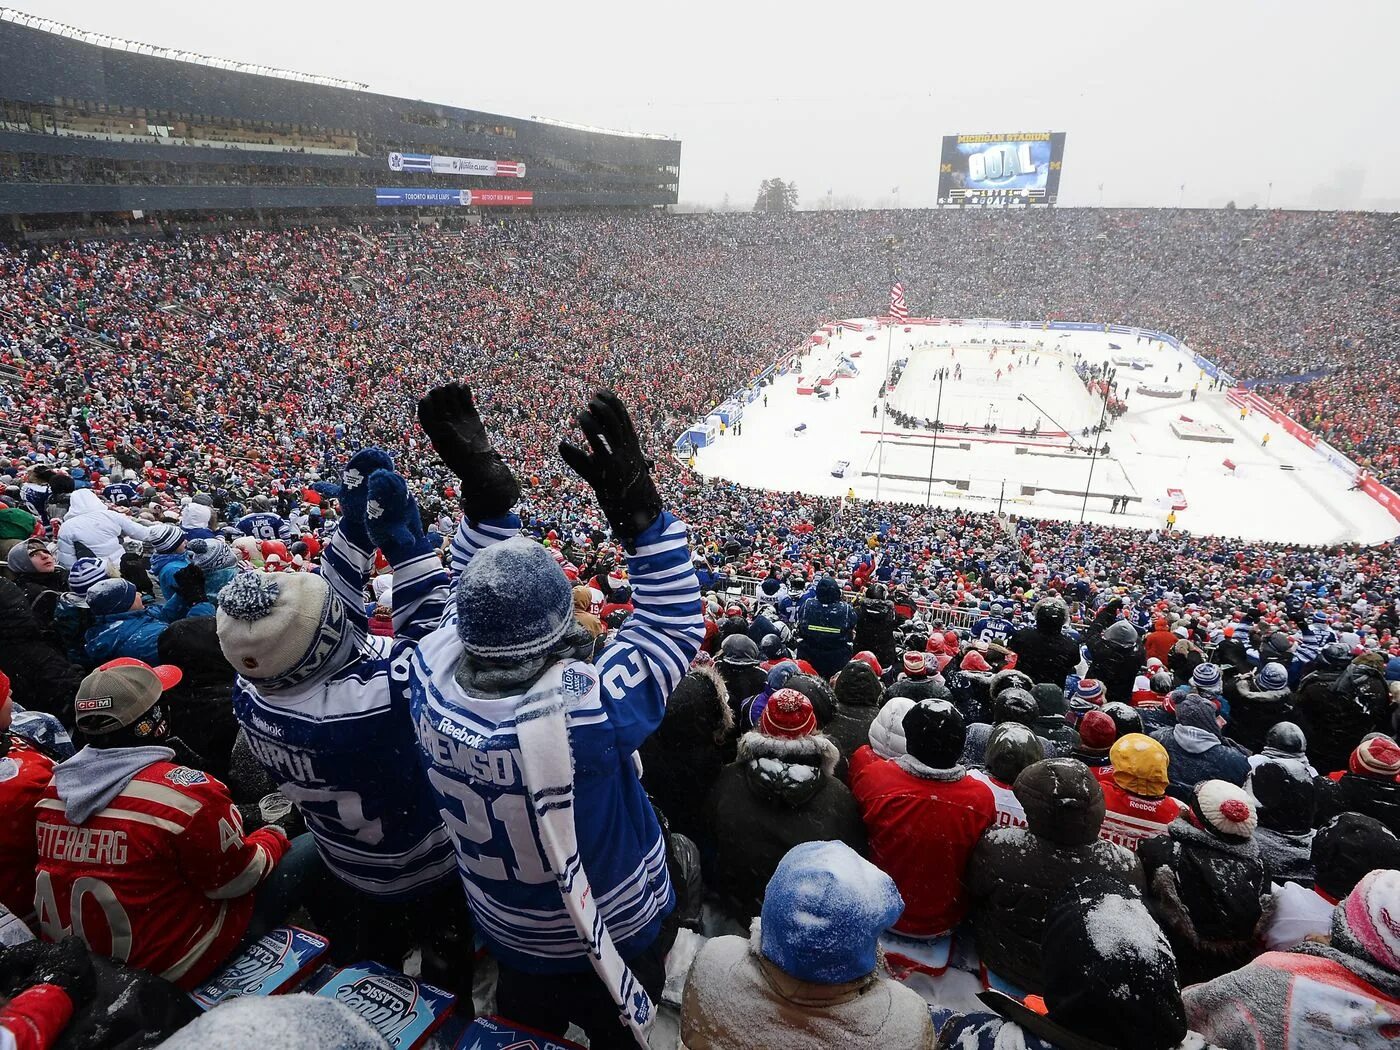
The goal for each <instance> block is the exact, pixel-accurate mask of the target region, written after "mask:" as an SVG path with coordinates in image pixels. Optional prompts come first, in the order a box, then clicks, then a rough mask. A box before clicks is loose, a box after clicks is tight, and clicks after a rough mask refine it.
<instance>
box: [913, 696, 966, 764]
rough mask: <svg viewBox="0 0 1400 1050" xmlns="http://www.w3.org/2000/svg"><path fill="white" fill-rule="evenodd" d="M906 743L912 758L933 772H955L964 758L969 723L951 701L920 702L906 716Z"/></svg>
mask: <svg viewBox="0 0 1400 1050" xmlns="http://www.w3.org/2000/svg"><path fill="white" fill-rule="evenodd" d="M902 724H903V726H904V740H905V745H906V747H907V748H908V754H909V756H910V757H911V758H914V759H917V760H918V761H920V762H922V763H923V764H924V765H926V766H928V767H929V768H931V769H952V768H953V767H954V766H956V765H957V764H958V760H959V759H960V758H961V757H962V751H963V744H964V743H965V742H966V740H967V724H966V723H965V722H964V721H963V717H962V715H961V714H960V713H959V712H958V709H957V708H956V707H954V706H953V705H952V704H951V703H949V702H948V701H947V700H920V701H919V702H918V703H917V704H915V705H914V706H913V707H911V708H910V709H909V711H908V712H907V713H906V714H905V716H904V721H903V723H902Z"/></svg>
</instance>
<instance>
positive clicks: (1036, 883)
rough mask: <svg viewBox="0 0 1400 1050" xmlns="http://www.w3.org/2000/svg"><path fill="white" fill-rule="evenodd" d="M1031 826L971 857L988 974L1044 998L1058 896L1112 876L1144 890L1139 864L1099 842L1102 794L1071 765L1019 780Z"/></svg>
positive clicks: (989, 842)
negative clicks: (1050, 920)
mask: <svg viewBox="0 0 1400 1050" xmlns="http://www.w3.org/2000/svg"><path fill="white" fill-rule="evenodd" d="M1013 790H1014V791H1015V795H1016V800H1017V801H1018V802H1020V803H1021V806H1022V808H1023V809H1024V810H1025V814H1026V825H1027V826H1026V827H1024V828H1016V827H1004V828H992V829H990V830H988V831H986V832H983V834H982V840H981V841H980V842H979V843H978V844H977V849H976V850H975V851H974V852H973V854H972V861H971V863H970V864H969V866H968V871H967V882H968V888H969V890H970V892H971V894H972V898H973V902H974V903H973V926H974V928H975V929H976V931H977V951H978V954H979V955H980V957H981V959H982V962H984V963H985V964H986V966H987V969H989V970H992V971H993V972H995V973H996V974H997V975H998V976H999V977H1003V978H1005V979H1006V980H1008V981H1010V982H1011V983H1012V984H1014V985H1016V986H1017V987H1019V988H1021V989H1023V990H1025V991H1028V992H1040V991H1041V990H1042V988H1043V985H1042V984H1041V980H1042V973H1041V955H1040V943H1041V938H1042V935H1043V933H1044V928H1045V920H1046V916H1047V914H1048V911H1049V907H1050V903H1051V901H1053V900H1054V898H1055V894H1056V893H1058V892H1059V891H1061V890H1063V889H1064V887H1066V886H1069V885H1072V884H1073V883H1074V882H1075V880H1077V879H1080V878H1084V877H1086V876H1093V875H1100V874H1108V875H1113V876H1117V877H1118V878H1119V879H1121V880H1122V882H1123V883H1124V884H1128V883H1131V884H1132V885H1133V887H1134V888H1135V889H1139V890H1140V889H1141V888H1142V869H1141V868H1140V867H1139V865H1138V862H1137V858H1136V857H1134V856H1133V854H1132V853H1131V852H1129V851H1128V850H1126V849H1124V848H1123V847H1122V846H1117V845H1114V844H1113V843H1111V842H1107V841H1105V840H1104V839H1101V838H1099V829H1100V827H1101V826H1102V825H1103V818H1104V798H1103V789H1102V788H1101V787H1099V782H1098V780H1097V779H1096V778H1095V777H1094V775H1093V773H1092V772H1091V771H1090V770H1089V769H1088V768H1087V767H1086V766H1085V765H1084V764H1083V763H1082V762H1079V761H1076V760H1075V759H1072V758H1052V759H1046V760H1044V761H1041V762H1036V763H1034V764H1032V765H1030V766H1027V767H1026V768H1025V769H1024V770H1022V771H1021V774H1020V776H1018V777H1017V778H1016V784H1015V787H1014V789H1013Z"/></svg>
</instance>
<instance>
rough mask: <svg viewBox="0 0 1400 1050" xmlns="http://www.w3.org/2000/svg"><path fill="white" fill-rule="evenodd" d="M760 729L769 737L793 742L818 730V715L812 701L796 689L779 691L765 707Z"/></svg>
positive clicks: (759, 721) (759, 722)
mask: <svg viewBox="0 0 1400 1050" xmlns="http://www.w3.org/2000/svg"><path fill="white" fill-rule="evenodd" d="M758 728H759V729H761V730H762V731H763V732H764V733H765V734H766V735H767V736H775V737H782V738H784V739H788V740H791V739H793V738H795V737H799V736H806V735H807V734H808V733H810V732H812V730H814V729H816V728H817V714H816V711H815V709H813V707H812V701H810V700H808V699H807V698H806V697H805V696H803V695H802V694H801V693H799V692H798V691H797V690H796V689H779V690H778V691H777V692H776V693H774V694H773V695H772V696H770V697H769V698H768V703H766V704H764V705H763V714H762V715H761V716H760V717H759V719H758Z"/></svg>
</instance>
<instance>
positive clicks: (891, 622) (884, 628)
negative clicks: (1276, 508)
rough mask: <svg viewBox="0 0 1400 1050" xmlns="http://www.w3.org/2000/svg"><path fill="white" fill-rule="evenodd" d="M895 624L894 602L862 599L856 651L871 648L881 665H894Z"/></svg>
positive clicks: (858, 613)
mask: <svg viewBox="0 0 1400 1050" xmlns="http://www.w3.org/2000/svg"><path fill="white" fill-rule="evenodd" d="M894 626H895V616H894V605H893V604H891V603H890V602H888V601H870V600H869V599H861V602H860V607H859V608H858V609H857V611H856V635H855V643H854V646H855V650H856V652H865V651H866V650H869V651H870V652H872V653H874V654H875V659H877V660H879V661H880V666H881V667H890V666H892V665H893V664H894V662H895V645H894Z"/></svg>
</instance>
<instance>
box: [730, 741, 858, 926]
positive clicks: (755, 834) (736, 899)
mask: <svg viewBox="0 0 1400 1050" xmlns="http://www.w3.org/2000/svg"><path fill="white" fill-rule="evenodd" d="M839 758H840V752H839V751H838V750H837V749H836V745H835V744H833V743H832V742H831V741H830V740H828V739H827V738H826V737H824V736H821V735H813V736H805V737H798V738H796V739H791V740H789V739H782V738H778V737H771V736H767V735H765V734H763V733H758V732H752V733H745V734H744V735H743V737H741V738H740V740H739V757H738V759H737V760H736V761H735V762H734V763H733V764H732V765H729V766H726V767H725V768H724V769H723V770H721V771H720V774H719V779H718V780H717V781H716V783H715V786H714V789H713V790H712V791H711V792H710V795H709V803H708V806H707V813H708V822H707V836H706V840H707V841H709V842H712V843H714V845H715V859H714V863H713V865H712V866H711V871H710V872H709V873H708V877H707V878H706V883H707V884H708V885H709V886H711V887H713V888H714V890H715V891H716V892H717V893H718V894H719V895H720V898H721V900H722V901H723V902H724V905H725V908H726V910H727V911H729V912H730V914H732V915H733V917H734V918H736V919H739V920H741V921H744V922H747V921H748V920H749V919H751V918H753V916H755V915H757V914H758V913H759V911H760V910H761V909H762V907H763V891H764V889H766V888H767V886H768V880H769V879H770V878H772V877H773V872H774V871H775V870H777V867H778V862H779V861H780V860H782V859H783V856H784V855H785V854H786V853H787V851H788V850H790V849H791V848H792V847H793V846H796V845H797V844H798V843H800V842H814V841H821V840H828V839H836V840H839V841H841V842H844V843H845V844H846V845H848V846H850V847H851V849H853V850H855V851H856V852H857V853H859V854H861V855H862V856H864V855H865V852H866V834H865V826H864V824H863V823H862V822H861V818H860V810H859V809H858V808H857V806H856V802H855V799H854V798H852V796H851V792H850V790H849V789H848V788H847V787H846V785H845V784H843V783H841V781H839V780H837V779H836V778H835V776H834V775H833V773H834V770H835V768H836V763H837V760H838V759H839Z"/></svg>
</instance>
